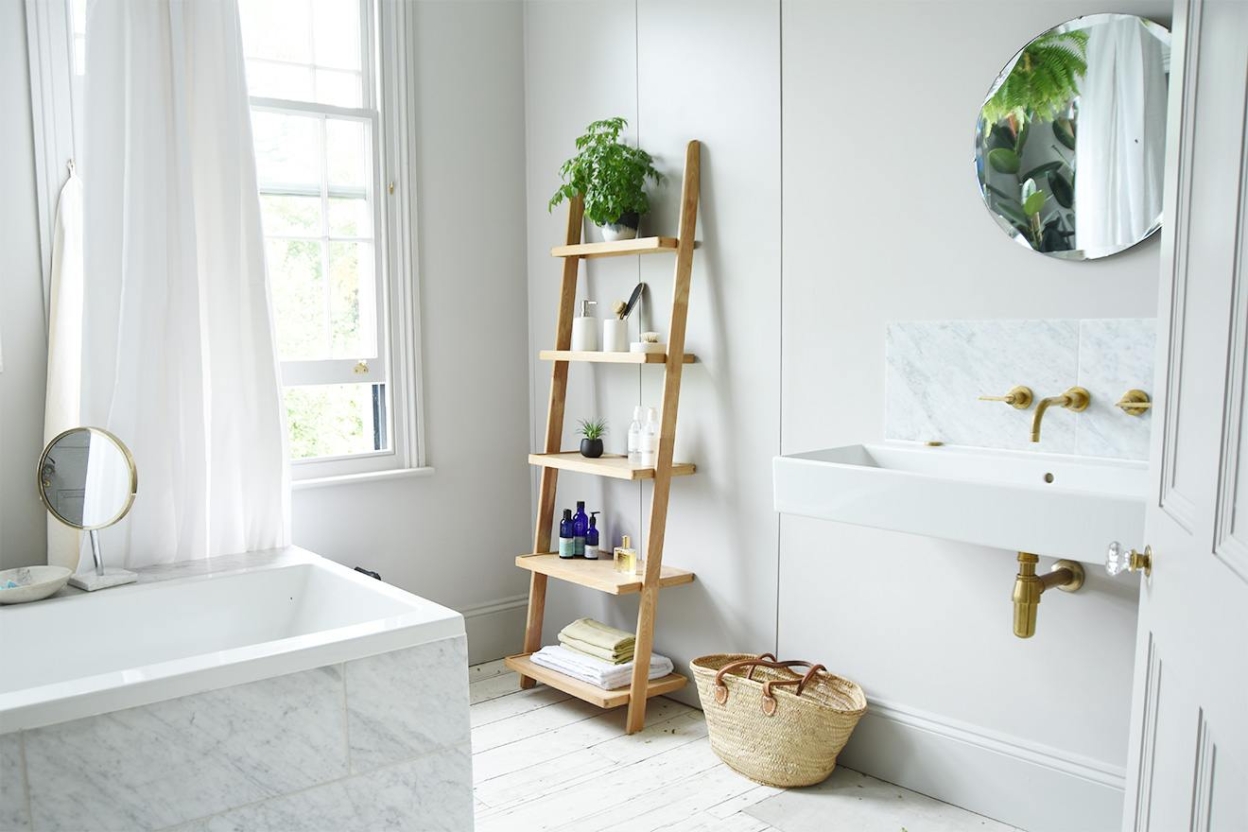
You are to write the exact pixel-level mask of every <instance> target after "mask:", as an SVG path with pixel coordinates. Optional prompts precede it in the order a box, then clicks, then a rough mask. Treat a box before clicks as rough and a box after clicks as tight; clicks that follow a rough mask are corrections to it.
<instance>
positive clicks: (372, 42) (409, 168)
mask: <svg viewBox="0 0 1248 832" xmlns="http://www.w3.org/2000/svg"><path fill="white" fill-rule="evenodd" d="M70 2H71V0H59V1H58V0H26V36H27V47H28V51H29V63H30V87H31V103H32V110H33V121H34V144H35V172H36V182H37V207H38V212H39V217H38V224H39V229H40V253H41V257H42V261H43V279H44V310H45V321H46V315H47V309H48V296H49V291H48V290H49V281H50V280H51V256H52V255H51V245H52V228H53V224H54V222H55V217H56V203H57V199H58V197H59V195H60V189H61V187H62V186H63V185H64V183H65V178H66V172H67V171H66V162H68V161H69V160H71V159H73V158H74V157H75V153H76V150H77V141H76V140H77V138H78V137H77V136H76V134H75V130H76V125H75V117H74V106H73V96H74V93H75V91H76V88H77V91H79V93H80V90H81V83H80V82H79V80H78V79H77V78H75V76H74V74H73V39H74V32H73V20H72V14H71V8H70ZM360 7H361V22H360V33H361V41H362V44H361V67H362V71H363V74H364V76H365V78H366V80H365V83H364V92H365V94H366V95H367V96H368V97H367V98H366V99H365V100H366V101H369V102H370V103H374V104H376V105H377V110H376V112H375V113H374V112H373V111H372V110H371V108H368V109H363V108H361V110H356V109H354V108H333V107H328V106H323V105H314V107H313V109H315V110H316V111H317V112H320V111H332V112H333V114H334V115H336V116H339V115H341V116H344V117H348V118H351V117H357V118H358V117H361V116H363V117H365V118H366V119H367V120H369V121H370V122H371V123H372V134H371V135H372V152H373V154H374V158H375V159H377V160H378V161H379V164H377V165H375V166H374V171H375V175H374V181H373V183H372V187H373V189H374V194H375V198H374V200H373V211H374V258H375V264H376V266H377V268H378V270H379V272H380V273H381V274H382V275H384V279H383V282H382V284H381V285H380V288H382V289H383V291H382V292H381V294H380V297H379V298H378V300H379V303H378V309H377V326H378V329H379V330H384V335H381V338H380V340H381V349H380V350H379V353H380V355H379V357H378V359H375V360H374V359H370V360H369V369H370V373H369V374H370V375H373V374H377V375H383V372H384V375H383V378H384V383H385V385H386V405H387V407H386V411H387V420H388V423H389V424H388V425H387V436H388V438H389V440H390V442H389V448H388V449H386V450H382V451H374V452H368V453H360V454H351V455H348V456H342V457H320V458H315V459H308V460H292V463H291V479H292V484H293V486H294V487H295V488H311V487H317V486H321V485H331V484H335V483H339V482H343V483H346V482H356V481H366V480H372V479H379V478H381V479H386V478H393V477H396V476H419V475H424V474H429V473H432V471H433V469H432V468H429V467H428V466H427V464H426V461H427V452H426V445H425V436H424V429H423V426H424V394H423V391H424V384H423V373H422V370H421V361H420V344H421V332H420V320H421V315H420V283H419V270H418V265H419V260H418V255H417V252H418V251H419V248H418V237H417V215H416V204H417V202H416V177H415V173H416V164H415V162H416V157H415V151H414V147H413V142H414V139H415V134H416V129H415V116H416V79H415V74H414V73H415V62H414V61H412V60H409V58H408V48H407V45H408V44H414V43H416V37H415V28H414V27H415V16H414V13H413V12H412V11H411V10H409V9H408V8H407V5H406V3H405V2H404V0H360ZM253 103H254V104H255V106H258V107H264V106H268V105H272V106H275V107H278V108H280V109H282V110H295V109H298V108H299V106H300V104H299V102H288V101H274V100H271V99H270V100H265V99H254V100H253ZM79 174H80V175H82V170H81V168H79ZM88 186H89V185H88ZM303 363H304V362H283V372H282V375H283V380H282V381H283V385H285V384H288V383H310V382H312V381H315V380H317V379H322V378H325V377H326V376H325V375H318V371H316V370H314V368H312V367H311V366H300V365H301V364H303ZM307 363H308V364H309V365H310V364H323V362H307ZM342 363H344V364H346V365H350V366H351V367H354V366H355V364H356V363H357V362H356V360H354V359H351V360H345V361H344V362H342ZM378 365H380V367H379V366H378ZM305 379H307V380H308V381H305ZM360 380H361V379H359V377H358V376H355V377H354V378H352V381H360Z"/></svg>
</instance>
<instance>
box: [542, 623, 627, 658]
mask: <svg viewBox="0 0 1248 832" xmlns="http://www.w3.org/2000/svg"><path fill="white" fill-rule="evenodd" d="M559 635H561V636H567V637H568V638H574V639H576V640H577V641H583V642H585V643H587V644H592V645H594V646H595V647H599V648H601V649H603V650H607V651H610V652H612V653H617V652H619V651H621V650H624V649H627V650H628V651H629V652H632V649H633V645H634V644H636V643H637V639H636V638H635V637H634V636H633V634H632V633H627V632H625V631H623V630H618V629H616V628H615V627H608V626H607V625H606V624H603V623H602V622H601V621H595V620H594V619H592V618H578V619H577V620H576V621H573V622H572V623H571V624H569V625H568V626H566V627H564V628H563V629H562V630H560V631H559Z"/></svg>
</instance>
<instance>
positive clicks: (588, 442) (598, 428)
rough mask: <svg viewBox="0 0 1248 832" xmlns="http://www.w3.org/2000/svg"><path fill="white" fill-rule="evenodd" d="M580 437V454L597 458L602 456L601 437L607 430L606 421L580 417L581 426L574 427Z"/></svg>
mask: <svg viewBox="0 0 1248 832" xmlns="http://www.w3.org/2000/svg"><path fill="white" fill-rule="evenodd" d="M576 432H577V433H579V434H580V435H581V436H582V437H584V438H583V439H581V456H583V457H587V458H589V459H597V458H598V457H600V456H602V437H603V434H605V433H606V432H607V423H606V422H604V421H602V420H600V419H582V420H581V426H580V427H579V428H577V429H576Z"/></svg>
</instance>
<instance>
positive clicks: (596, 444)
mask: <svg viewBox="0 0 1248 832" xmlns="http://www.w3.org/2000/svg"><path fill="white" fill-rule="evenodd" d="M581 456H583V457H588V458H589V459H597V458H598V457H600V456H602V440H601V439H582V440H581Z"/></svg>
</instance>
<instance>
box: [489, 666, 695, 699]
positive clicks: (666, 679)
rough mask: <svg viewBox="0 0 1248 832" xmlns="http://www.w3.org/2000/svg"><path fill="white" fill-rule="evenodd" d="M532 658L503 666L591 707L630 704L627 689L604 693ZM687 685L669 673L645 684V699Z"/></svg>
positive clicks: (680, 677)
mask: <svg viewBox="0 0 1248 832" xmlns="http://www.w3.org/2000/svg"><path fill="white" fill-rule="evenodd" d="M530 655H532V654H531V653H521V654H519V655H516V656H508V657H507V658H505V659H503V664H505V665H507V667H508V668H510V669H511V670H514V671H516V672H517V673H519V674H520V675H521V676H528V677H529V678H530V679H536V680H537V681H539V682H541V683H542V684H544V685H549V686H550V687H552V688H556V689H557V690H561V691H563V692H564V693H566V694H569V695H571V696H575V697H576V698H577V699H581V700H584V701H585V702H588V703H590V704H591V705H597V706H598V707H599V708H618V707H620V706H621V705H627V704H628V700H629V698H630V697H629V693H628V688H627V687H623V688H619V689H618V690H603V689H602V688H597V687H594V686H593V685H591V684H588V683H586V682H582V681H580V680H579V679H573V678H572V677H571V676H565V675H564V674H562V673H560V672H559V671H557V670H551V669H550V668H547V667H542V666H541V665H540V664H534V663H533V661H532V660H531V659H530V658H529V656H530ZM688 682H689V680H688V679H686V678H685V677H684V676H681V675H680V674H679V673H669V674H667V675H666V676H663V677H660V678H658V679H651V680H650V682H649V684H647V685H646V698H647V699H649V698H650V697H652V696H661V695H663V694H665V693H671V692H672V691H674V690H680V689H681V688H683V687H684V686H685V685H686V684H687V683H688Z"/></svg>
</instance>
